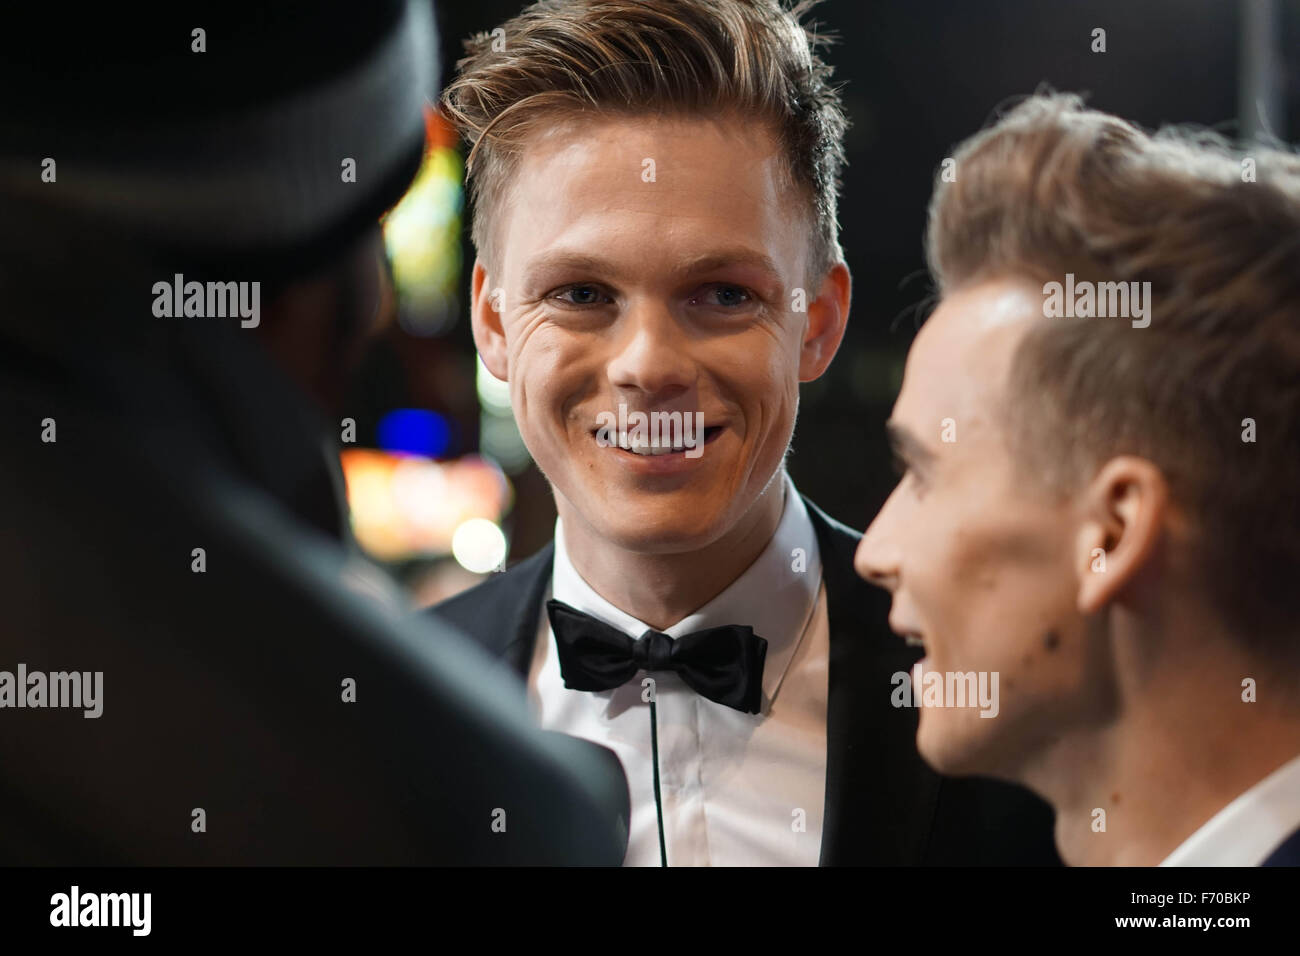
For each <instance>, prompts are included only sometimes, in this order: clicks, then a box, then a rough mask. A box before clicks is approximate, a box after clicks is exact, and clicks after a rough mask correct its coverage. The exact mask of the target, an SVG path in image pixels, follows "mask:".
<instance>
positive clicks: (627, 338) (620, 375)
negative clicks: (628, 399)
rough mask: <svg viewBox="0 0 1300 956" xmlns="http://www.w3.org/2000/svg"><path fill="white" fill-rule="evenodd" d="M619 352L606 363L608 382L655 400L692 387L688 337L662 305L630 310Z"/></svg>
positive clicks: (648, 305) (624, 324)
mask: <svg viewBox="0 0 1300 956" xmlns="http://www.w3.org/2000/svg"><path fill="white" fill-rule="evenodd" d="M621 325H622V326H623V327H622V328H621V329H620V330H619V339H618V343H619V344H618V348H617V350H616V352H615V354H614V356H613V358H612V359H611V360H610V363H609V378H610V382H611V383H612V384H613V385H614V386H616V387H619V388H629V389H636V390H638V391H641V392H645V393H646V394H648V395H652V396H654V397H656V398H660V399H662V398H671V397H673V396H674V395H675V394H677V393H679V392H682V391H685V390H687V389H689V388H691V387H692V386H694V385H695V380H696V367H695V362H694V361H693V360H692V358H691V350H690V342H689V335H688V334H687V332H686V331H685V330H684V329H682V327H681V325H680V324H679V323H678V321H677V319H676V318H675V317H674V316H673V314H672V312H671V311H670V310H669V309H667V308H666V307H664V306H663V305H662V304H656V303H641V304H637V305H635V306H633V308H632V310H631V311H629V312H628V313H627V314H626V315H625V316H624V317H623V321H622V322H621Z"/></svg>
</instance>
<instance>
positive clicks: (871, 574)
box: [853, 502, 899, 593]
mask: <svg viewBox="0 0 1300 956" xmlns="http://www.w3.org/2000/svg"><path fill="white" fill-rule="evenodd" d="M888 511H889V502H886V503H885V507H883V508H881V509H880V513H879V514H878V515H876V518H875V520H874V521H872V522H871V525H870V527H868V528H867V530H866V533H865V534H863V536H862V540H861V541H859V542H858V550H857V551H856V552H855V553H854V555H853V570H855V571H856V572H858V577H860V578H862V579H863V580H865V581H868V582H870V583H871V584H874V585H876V587H879V588H884V589H885V590H886V591H889V592H890V593H893V591H894V589H895V588H896V587H898V568H899V552H898V548H897V546H896V545H895V544H894V543H893V542H892V541H891V540H890V534H889V520H888V519H889V516H888V514H887V512H888Z"/></svg>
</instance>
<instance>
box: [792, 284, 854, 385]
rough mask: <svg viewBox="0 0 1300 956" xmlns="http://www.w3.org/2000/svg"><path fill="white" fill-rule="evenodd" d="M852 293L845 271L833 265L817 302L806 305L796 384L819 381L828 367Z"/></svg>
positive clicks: (838, 340) (841, 333) (844, 325)
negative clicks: (806, 323) (806, 314)
mask: <svg viewBox="0 0 1300 956" xmlns="http://www.w3.org/2000/svg"><path fill="white" fill-rule="evenodd" d="M852 291H853V279H852V277H851V276H850V275H849V267H848V266H846V265H845V264H844V263H842V262H837V263H835V265H833V266H831V269H830V271H829V272H827V273H826V278H825V279H823V280H822V285H821V288H820V289H818V290H817V298H815V299H813V300H812V301H811V302H809V303H808V327H807V328H806V329H805V330H804V336H803V346H802V350H801V351H800V354H799V381H801V382H811V381H813V380H814V379H818V378H821V376H822V373H823V372H825V371H826V369H827V368H828V367H829V366H830V364H831V359H833V358H834V357H835V353H836V352H837V351H838V350H839V347H840V342H841V341H843V339H844V329H845V328H846V327H847V325H848V321H849V300H850V298H851V296H852Z"/></svg>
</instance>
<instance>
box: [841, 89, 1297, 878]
mask: <svg viewBox="0 0 1300 956" xmlns="http://www.w3.org/2000/svg"><path fill="white" fill-rule="evenodd" d="M955 159H956V166H955V171H956V177H955V180H954V181H953V182H939V183H938V184H937V185H936V189H935V194H934V197H933V199H932V202H931V206H930V226H929V237H928V256H929V262H930V268H931V271H932V273H933V275H934V277H935V280H936V282H937V284H938V287H939V291H940V294H941V298H940V302H939V305H938V308H937V309H936V311H935V312H934V314H933V316H932V317H931V318H930V319H929V320H928V321H927V322H926V324H925V325H924V326H923V327H922V329H921V330H920V332H919V334H918V335H917V338H916V341H915V343H914V344H913V346H912V349H911V352H910V354H909V356H908V360H907V367H906V372H905V376H904V380H903V385H902V390H901V392H900V394H899V397H898V401H897V404H896V405H895V406H894V410H893V414H892V417H891V419H890V422H889V425H888V428H889V432H890V436H891V438H892V440H893V442H894V445H895V448H896V450H897V453H898V457H899V459H900V468H901V471H902V480H901V481H900V482H899V484H898V487H897V488H896V489H895V490H894V492H893V494H892V495H891V496H890V498H889V500H888V501H887V502H886V504H885V505H884V507H883V508H882V509H881V511H880V513H879V514H878V515H877V516H876V518H875V520H874V521H873V522H872V524H871V526H870V527H869V528H868V529H867V532H866V535H865V536H864V538H863V540H862V543H861V545H860V546H859V548H858V552H857V559H856V563H857V567H858V570H859V572H860V573H861V574H862V575H863V576H864V577H865V578H867V579H868V580H870V581H872V582H874V583H876V584H878V585H880V586H881V587H883V588H886V589H887V590H888V591H889V592H890V593H891V594H892V596H893V606H892V611H891V615H890V622H891V625H892V626H893V628H894V629H895V630H896V631H897V632H898V633H899V634H900V635H903V636H904V637H905V638H907V639H908V640H909V642H911V643H917V644H920V645H922V646H923V647H924V650H925V658H924V660H923V661H922V662H921V672H920V674H919V675H917V676H920V677H921V679H922V680H924V676H923V675H924V672H927V671H928V672H930V673H931V675H936V674H937V675H945V674H951V673H959V674H960V673H979V674H991V675H997V676H998V677H1000V681H999V686H1000V697H1001V700H1000V708H999V711H998V713H997V716H996V718H994V719H981V715H980V713H979V712H978V711H974V710H971V709H962V708H948V707H929V708H927V707H922V708H921V722H920V728H919V732H918V736H917V742H918V746H919V748H920V751H921V753H922V755H923V756H924V757H925V759H926V760H927V761H928V762H929V763H930V765H931V766H933V767H934V768H935V769H936V770H939V771H940V772H942V773H950V774H983V775H990V776H995V777H999V778H1001V779H1004V780H1008V781H1014V782H1016V783H1020V784H1024V785H1026V786H1028V787H1029V788H1031V789H1032V790H1034V791H1035V792H1037V793H1039V794H1040V795H1042V796H1043V797H1044V798H1046V799H1047V800H1048V801H1049V802H1050V803H1051V804H1052V806H1053V807H1054V808H1055V810H1056V842H1057V846H1058V848H1059V849H1060V851H1061V854H1062V856H1063V858H1064V859H1065V861H1066V862H1067V863H1070V864H1078V865H1111V864H1117V865H1143V866H1147V865H1155V864H1159V863H1163V864H1166V865H1190V866H1204V865H1214V866H1255V865H1260V864H1263V865H1297V864H1300V641H1297V639H1296V636H1297V633H1300V598H1298V596H1297V591H1296V576H1297V574H1298V573H1300V496H1297V494H1296V490H1297V488H1300V161H1298V160H1297V158H1296V157H1295V156H1293V155H1290V154H1284V153H1281V152H1278V151H1274V150H1270V149H1263V148H1259V149H1253V150H1251V151H1250V153H1249V154H1244V155H1238V154H1235V153H1234V152H1232V151H1231V150H1229V149H1227V148H1226V147H1224V146H1223V145H1222V144H1215V143H1214V142H1212V141H1210V140H1208V139H1205V138H1192V137H1188V136H1186V135H1179V134H1177V133H1174V132H1164V133H1161V134H1157V135H1154V136H1152V135H1148V134H1147V133H1145V132H1143V131H1141V130H1139V129H1137V128H1135V127H1133V126H1132V125H1130V124H1128V123H1126V122H1123V121H1121V120H1119V119H1117V118H1115V117H1113V116H1108V115H1106V114H1103V113H1099V112H1096V111H1092V110H1086V109H1084V108H1083V107H1082V106H1081V104H1080V102H1079V100H1078V99H1077V98H1075V97H1070V96H1055V95H1053V96H1036V97H1033V98H1031V99H1029V100H1027V101H1026V102H1024V103H1023V104H1022V105H1020V106H1018V107H1017V108H1015V109H1014V110H1012V111H1011V112H1010V113H1008V114H1007V115H1006V116H1005V117H1004V118H1002V119H1001V120H1000V121H999V122H998V123H996V125H994V126H992V127H991V128H990V129H988V130H985V131H983V132H981V133H979V134H978V135H976V136H974V137H972V138H971V139H969V140H968V141H967V142H966V143H964V144H963V145H962V146H961V147H960V148H959V149H958V151H957V152H956V154H955Z"/></svg>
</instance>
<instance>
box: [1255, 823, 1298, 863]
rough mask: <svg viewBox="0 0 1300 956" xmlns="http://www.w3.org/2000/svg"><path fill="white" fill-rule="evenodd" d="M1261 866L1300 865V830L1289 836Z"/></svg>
mask: <svg viewBox="0 0 1300 956" xmlns="http://www.w3.org/2000/svg"><path fill="white" fill-rule="evenodd" d="M1260 866H1300V830H1296V831H1295V832H1294V833H1292V834H1291V835H1290V836H1289V837H1287V838H1286V840H1284V841H1283V842H1282V844H1281V846H1279V847H1278V848H1277V849H1276V850H1274V851H1273V852H1272V853H1270V854H1269V855H1268V859H1266V860H1265V861H1264V862H1263V863H1261V864H1260Z"/></svg>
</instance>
